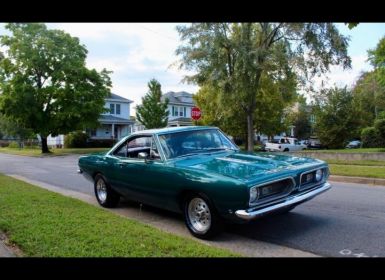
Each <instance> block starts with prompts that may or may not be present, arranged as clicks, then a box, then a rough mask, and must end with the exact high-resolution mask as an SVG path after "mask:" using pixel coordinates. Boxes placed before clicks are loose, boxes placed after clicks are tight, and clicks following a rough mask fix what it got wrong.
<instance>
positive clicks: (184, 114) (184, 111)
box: [183, 107, 187, 117]
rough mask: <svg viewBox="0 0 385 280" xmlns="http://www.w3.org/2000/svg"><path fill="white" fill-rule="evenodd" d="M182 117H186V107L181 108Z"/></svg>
mask: <svg viewBox="0 0 385 280" xmlns="http://www.w3.org/2000/svg"><path fill="white" fill-rule="evenodd" d="M183 116H184V117H186V116H187V114H186V107H183Z"/></svg>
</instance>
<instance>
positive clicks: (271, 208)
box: [235, 182, 331, 220]
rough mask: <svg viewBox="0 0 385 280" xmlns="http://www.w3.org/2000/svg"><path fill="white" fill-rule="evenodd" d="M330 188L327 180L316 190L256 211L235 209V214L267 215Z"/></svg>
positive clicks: (249, 216)
mask: <svg viewBox="0 0 385 280" xmlns="http://www.w3.org/2000/svg"><path fill="white" fill-rule="evenodd" d="M330 188H331V186H330V184H329V183H327V182H326V183H324V184H323V185H322V186H321V187H319V188H316V189H314V190H311V191H309V192H305V193H299V194H297V195H293V196H289V197H287V198H286V199H285V200H284V201H283V202H281V203H278V204H274V205H272V206H269V207H265V208H262V209H258V210H255V211H251V212H248V210H237V211H235V215H237V217H239V218H241V219H244V220H252V219H255V218H258V217H260V216H262V215H265V214H267V213H269V212H272V211H275V210H278V209H280V208H284V207H287V206H290V205H293V204H297V203H301V202H305V201H306V200H310V199H312V198H314V197H315V196H317V195H319V194H321V193H323V192H325V191H327V190H329V189H330Z"/></svg>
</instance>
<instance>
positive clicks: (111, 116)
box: [86, 93, 135, 139]
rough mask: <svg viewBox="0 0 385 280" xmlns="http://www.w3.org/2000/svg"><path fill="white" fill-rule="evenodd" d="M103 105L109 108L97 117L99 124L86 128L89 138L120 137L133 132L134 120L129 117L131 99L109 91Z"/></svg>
mask: <svg viewBox="0 0 385 280" xmlns="http://www.w3.org/2000/svg"><path fill="white" fill-rule="evenodd" d="M105 100H106V103H105V104H104V107H105V108H106V109H109V111H108V112H107V113H104V114H102V115H101V116H100V118H99V123H100V126H99V127H98V128H96V129H87V130H86V131H87V132H88V134H89V136H90V138H91V139H121V138H123V137H124V136H127V135H128V134H130V133H132V132H133V127H134V123H135V121H134V120H132V119H131V118H130V104H131V103H132V101H131V100H129V99H127V98H124V97H122V96H119V95H117V94H114V93H111V96H110V97H108V98H106V99H105Z"/></svg>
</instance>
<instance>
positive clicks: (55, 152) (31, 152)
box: [0, 148, 110, 157]
mask: <svg viewBox="0 0 385 280" xmlns="http://www.w3.org/2000/svg"><path fill="white" fill-rule="evenodd" d="M109 149H110V148H64V149H50V151H51V153H49V154H42V153H41V149H30V148H24V149H18V148H0V153H5V154H12V155H20V156H32V157H40V156H60V155H66V154H89V153H96V152H106V151H108V150H109Z"/></svg>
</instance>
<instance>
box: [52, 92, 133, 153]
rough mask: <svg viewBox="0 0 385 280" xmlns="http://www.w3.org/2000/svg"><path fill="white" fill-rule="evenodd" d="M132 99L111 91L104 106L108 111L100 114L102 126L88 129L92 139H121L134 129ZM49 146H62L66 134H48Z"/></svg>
mask: <svg viewBox="0 0 385 280" xmlns="http://www.w3.org/2000/svg"><path fill="white" fill-rule="evenodd" d="M131 103H132V101H131V100H129V99H127V98H124V97H122V96H119V95H117V94H114V93H111V95H110V97H108V98H106V99H105V104H104V107H105V108H107V109H109V111H108V112H107V113H104V114H102V115H100V118H99V123H100V126H99V127H98V128H96V129H86V132H87V133H88V134H89V136H90V138H91V139H117V140H119V139H121V138H123V137H124V136H127V135H128V134H130V133H132V132H133V131H134V129H133V128H134V123H135V121H133V120H131V119H130V105H131ZM47 144H48V146H56V147H62V146H63V145H64V135H59V136H57V137H51V136H48V138H47Z"/></svg>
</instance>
